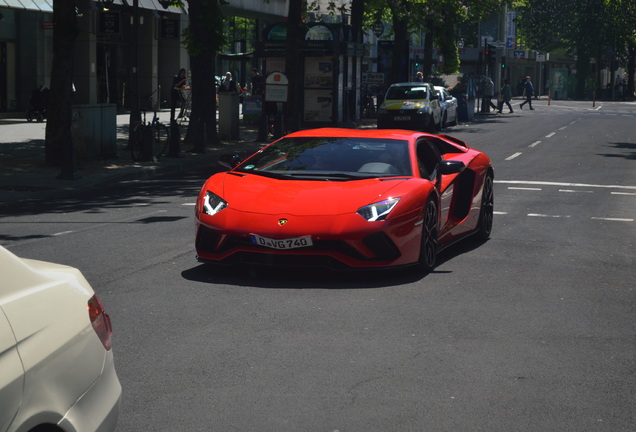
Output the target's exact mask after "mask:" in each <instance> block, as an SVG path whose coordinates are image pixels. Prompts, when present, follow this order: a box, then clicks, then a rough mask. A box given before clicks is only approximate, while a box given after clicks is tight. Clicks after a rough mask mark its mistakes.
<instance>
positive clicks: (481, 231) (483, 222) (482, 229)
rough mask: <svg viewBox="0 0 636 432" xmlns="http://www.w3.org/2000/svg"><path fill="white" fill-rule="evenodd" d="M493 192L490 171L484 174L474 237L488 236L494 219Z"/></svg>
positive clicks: (481, 239)
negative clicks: (477, 222)
mask: <svg viewBox="0 0 636 432" xmlns="http://www.w3.org/2000/svg"><path fill="white" fill-rule="evenodd" d="M494 203H495V194H494V188H493V177H492V174H491V173H488V174H486V178H484V185H483V188H482V195H481V209H480V210H479V225H478V227H477V232H476V233H475V236H476V239H477V240H479V241H486V240H488V238H490V233H491V232H492V225H493V219H494V217H493V216H494V208H495V206H494Z"/></svg>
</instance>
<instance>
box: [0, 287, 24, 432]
mask: <svg viewBox="0 0 636 432" xmlns="http://www.w3.org/2000/svg"><path fill="white" fill-rule="evenodd" d="M3 286H5V285H0V371H2V372H0V431H6V430H7V429H8V428H9V425H10V424H11V423H12V422H13V419H14V418H15V415H16V413H17V412H18V408H20V402H21V401H22V388H23V386H24V369H23V368H22V362H21V361H20V356H19V354H18V349H17V346H16V339H15V336H14V334H13V330H12V329H11V325H10V324H9V320H8V319H7V317H6V315H5V314H4V311H3V310H2V303H3V299H4V297H5V295H6V293H3V288H2V287H3Z"/></svg>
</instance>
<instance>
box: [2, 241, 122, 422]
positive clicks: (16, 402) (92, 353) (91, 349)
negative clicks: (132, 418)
mask: <svg viewBox="0 0 636 432" xmlns="http://www.w3.org/2000/svg"><path fill="white" fill-rule="evenodd" d="M0 274H1V275H2V284H0V371H1V373H0V431H3V432H4V431H8V432H12V431H33V430H37V431H44V430H46V431H65V432H91V431H100V432H101V431H104V432H105V431H114V430H116V425H117V418H118V416H119V404H120V398H121V385H120V383H119V379H118V378H117V374H116V372H115V366H114V361H113V351H112V349H111V347H112V340H111V337H112V327H111V321H110V317H109V316H108V314H107V313H106V312H105V310H104V307H103V305H102V303H101V301H100V300H99V298H98V297H97V295H95V293H94V291H93V290H92V288H91V286H90V285H89V284H88V282H87V281H86V279H84V277H83V276H82V274H81V273H80V272H79V270H77V269H74V268H71V267H67V266H63V265H59V264H52V263H48V262H43V261H35V260H30V259H21V258H18V257H17V256H15V255H14V254H13V253H11V252H9V251H8V250H7V249H5V248H3V247H2V246H0Z"/></svg>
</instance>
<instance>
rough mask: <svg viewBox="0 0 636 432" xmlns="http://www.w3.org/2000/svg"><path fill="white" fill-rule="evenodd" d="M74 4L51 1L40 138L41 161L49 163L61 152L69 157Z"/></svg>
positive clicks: (57, 159) (58, 160)
mask: <svg viewBox="0 0 636 432" xmlns="http://www.w3.org/2000/svg"><path fill="white" fill-rule="evenodd" d="M75 3H76V2H75V1H68V0H66V1H60V0H55V1H54V2H53V24H54V26H55V27H54V31H53V64H52V67H51V88H50V93H49V105H48V108H47V122H46V132H45V141H44V142H45V144H44V149H45V150H44V151H45V161H46V164H47V165H51V166H59V165H60V163H62V154H64V156H65V158H69V157H71V158H72V157H73V148H72V145H73V144H72V139H71V120H72V103H73V102H72V100H73V54H74V52H75V39H76V38H77V34H78V30H77V18H76V15H75V6H76V4H75ZM64 162H66V163H72V161H68V160H65V161H64Z"/></svg>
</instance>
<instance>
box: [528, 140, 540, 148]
mask: <svg viewBox="0 0 636 432" xmlns="http://www.w3.org/2000/svg"><path fill="white" fill-rule="evenodd" d="M539 144H541V141H535V142H533V143H532V144H530V145H529V146H528V147H536V146H537V145H539Z"/></svg>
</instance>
